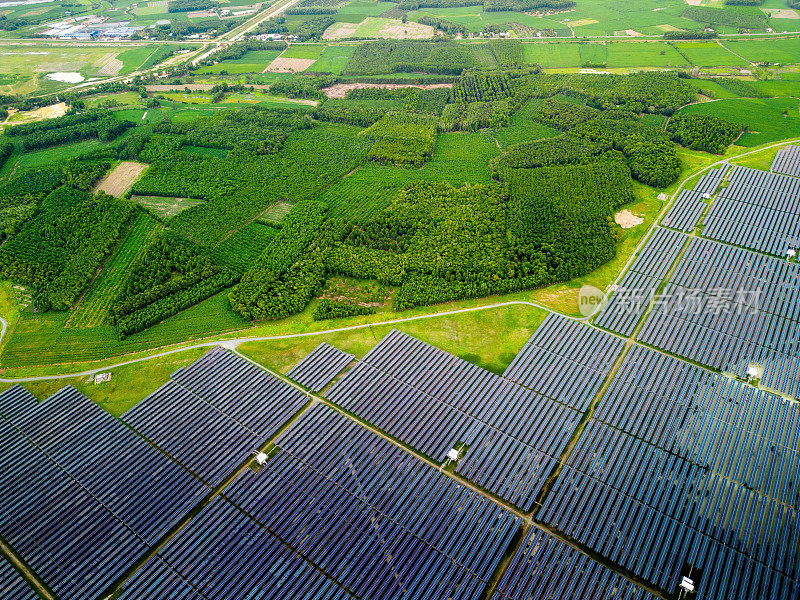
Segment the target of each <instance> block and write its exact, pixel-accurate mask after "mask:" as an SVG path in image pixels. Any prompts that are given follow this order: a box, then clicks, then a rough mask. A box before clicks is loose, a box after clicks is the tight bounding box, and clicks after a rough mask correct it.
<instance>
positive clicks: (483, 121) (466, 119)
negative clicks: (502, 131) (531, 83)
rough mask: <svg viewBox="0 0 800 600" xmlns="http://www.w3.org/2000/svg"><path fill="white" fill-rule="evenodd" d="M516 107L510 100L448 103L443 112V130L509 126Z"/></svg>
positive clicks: (469, 129) (441, 124)
mask: <svg viewBox="0 0 800 600" xmlns="http://www.w3.org/2000/svg"><path fill="white" fill-rule="evenodd" d="M513 114H514V107H513V106H512V105H511V102H510V101H509V100H495V101H494V102H470V103H469V104H448V105H447V106H445V108H444V111H443V112H442V118H441V120H440V121H439V128H440V129H441V130H442V131H478V130H479V129H484V128H487V127H492V128H494V127H507V126H508V125H510V124H511V116H512V115H513Z"/></svg>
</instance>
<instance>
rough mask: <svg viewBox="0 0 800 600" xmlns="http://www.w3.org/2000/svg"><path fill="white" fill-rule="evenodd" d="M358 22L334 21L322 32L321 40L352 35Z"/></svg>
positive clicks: (356, 28) (338, 38)
mask: <svg viewBox="0 0 800 600" xmlns="http://www.w3.org/2000/svg"><path fill="white" fill-rule="evenodd" d="M359 25H360V23H334V24H333V25H331V26H330V27H328V28H327V29H326V30H325V33H323V34H322V39H323V40H341V39H344V38H349V37H354V36H355V34H356V31H357V30H358V26H359Z"/></svg>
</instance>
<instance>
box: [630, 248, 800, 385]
mask: <svg viewBox="0 0 800 600" xmlns="http://www.w3.org/2000/svg"><path fill="white" fill-rule="evenodd" d="M799 283H800V267H798V265H797V264H795V263H790V262H787V261H785V260H780V259H777V258H774V257H769V256H765V255H762V254H757V253H754V252H750V251H748V250H743V249H740V248H734V247H732V246H727V245H724V244H720V243H717V242H713V241H710V240H703V239H698V238H694V239H692V240H691V242H690V245H689V248H688V249H687V251H686V253H685V254H684V256H683V257H682V259H681V262H680V264H679V265H678V267H677V269H676V271H675V273H674V274H673V276H672V278H671V281H670V283H669V285H668V286H667V288H666V289H665V291H664V294H663V295H662V297H661V298H660V300H659V301H658V302H657V303H656V304H655V305H654V307H653V311H652V312H651V313H650V315H649V316H648V318H647V321H646V322H645V325H644V327H643V329H642V331H641V334H640V336H639V339H640V340H641V341H642V342H644V343H646V344H649V345H652V346H656V347H658V348H663V349H665V350H668V351H669V352H672V353H674V354H678V355H680V356H685V357H687V358H689V359H691V360H694V361H695V362H699V363H701V364H705V365H709V366H711V367H714V368H715V369H719V370H721V371H729V372H733V373H735V374H736V375H738V376H741V377H744V376H745V375H746V374H747V370H748V368H750V367H751V366H753V365H757V366H758V369H759V374H760V378H761V383H762V384H763V385H764V386H766V387H768V388H771V389H774V390H777V391H779V392H781V393H786V394H790V395H792V396H797V395H798V393H799V392H800V356H798V341H799V340H798V333H800V328H799V327H798V320H800V285H798V284H799ZM761 370H763V373H761Z"/></svg>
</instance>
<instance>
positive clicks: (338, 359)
mask: <svg viewBox="0 0 800 600" xmlns="http://www.w3.org/2000/svg"><path fill="white" fill-rule="evenodd" d="M353 359H355V356H353V355H352V354H347V353H346V352H342V351H341V350H339V349H338V348H335V347H334V346H331V345H330V344H328V343H327V342H322V343H321V344H320V345H319V346H317V347H316V348H315V349H314V351H313V352H311V354H309V355H308V356H306V357H305V358H304V359H303V360H301V361H300V362H299V363H297V365H295V366H294V368H292V370H291V371H289V373H288V377H289V378H290V379H294V380H295V381H296V382H297V383H299V384H300V385H302V386H305V387H307V388H308V389H310V390H311V391H313V392H318V391H320V390H321V389H323V388H324V387H325V386H326V385H328V384H329V383H330V382H331V381H333V380H334V378H335V377H336V376H337V375H338V374H339V373H341V372H342V370H343V369H344V368H345V367H346V366H347V365H349V364H350V363H351V362H353Z"/></svg>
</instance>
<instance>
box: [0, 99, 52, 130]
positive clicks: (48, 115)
mask: <svg viewBox="0 0 800 600" xmlns="http://www.w3.org/2000/svg"><path fill="white" fill-rule="evenodd" d="M65 114H67V105H66V103H64V102H59V103H58V104H51V105H50V106H43V107H42V108H36V109H34V110H25V111H19V110H17V109H15V108H10V109H9V110H8V118H7V119H6V121H5V124H7V125H21V124H22V123H32V122H33V121H43V120H45V119H55V118H56V117H63V116H64V115H65ZM12 117H13V119H12Z"/></svg>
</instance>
